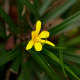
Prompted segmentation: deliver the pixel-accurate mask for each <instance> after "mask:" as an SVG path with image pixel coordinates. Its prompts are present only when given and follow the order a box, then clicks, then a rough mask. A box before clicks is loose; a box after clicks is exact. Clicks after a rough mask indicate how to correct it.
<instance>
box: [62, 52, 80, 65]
mask: <svg viewBox="0 0 80 80" xmlns="http://www.w3.org/2000/svg"><path fill="white" fill-rule="evenodd" d="M63 58H64V60H67V61H71V62H74V63H78V64H80V55H79V54H76V53H73V52H69V51H64V55H63Z"/></svg>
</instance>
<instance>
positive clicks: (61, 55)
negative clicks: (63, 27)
mask: <svg viewBox="0 0 80 80" xmlns="http://www.w3.org/2000/svg"><path fill="white" fill-rule="evenodd" d="M63 41H64V37H63V34H61V36H60V39H59V47H63ZM59 54H60V62H61V66H62V69H63V72H64V75H65V76H66V77H67V75H66V72H65V69H64V65H63V49H59Z"/></svg>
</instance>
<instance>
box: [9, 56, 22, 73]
mask: <svg viewBox="0 0 80 80" xmlns="http://www.w3.org/2000/svg"><path fill="white" fill-rule="evenodd" d="M21 61H22V58H21V54H19V55H18V56H17V57H16V58H15V59H14V60H13V62H12V64H11V68H10V71H12V72H13V73H15V74H18V71H19V67H20V63H21ZM15 65H16V66H15Z"/></svg>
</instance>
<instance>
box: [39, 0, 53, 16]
mask: <svg viewBox="0 0 80 80" xmlns="http://www.w3.org/2000/svg"><path fill="white" fill-rule="evenodd" d="M52 1H53V0H45V1H44V2H43V4H42V5H41V6H40V8H39V14H40V15H42V14H43V13H44V12H45V10H46V9H47V8H48V7H49V6H50V4H51V2H52Z"/></svg>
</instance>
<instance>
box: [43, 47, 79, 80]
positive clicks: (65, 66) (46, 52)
mask: <svg viewBox="0 0 80 80" xmlns="http://www.w3.org/2000/svg"><path fill="white" fill-rule="evenodd" d="M43 52H44V54H46V55H48V56H49V57H51V58H52V59H53V60H55V61H56V62H57V63H58V64H60V60H59V59H58V58H57V57H56V56H55V55H54V54H53V53H52V52H50V51H49V50H47V49H45V48H43ZM56 58H57V60H56ZM64 68H65V69H66V70H67V71H68V72H70V73H71V74H72V75H73V76H74V77H75V78H76V79H78V80H79V79H80V78H79V77H78V76H77V75H76V74H75V73H74V72H73V71H72V70H70V69H69V67H68V66H67V65H65V64H64Z"/></svg>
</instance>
